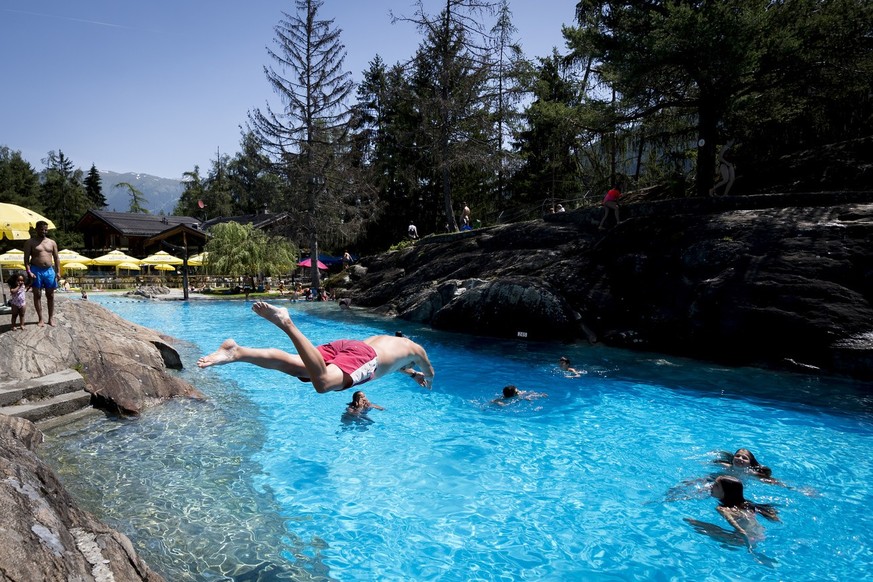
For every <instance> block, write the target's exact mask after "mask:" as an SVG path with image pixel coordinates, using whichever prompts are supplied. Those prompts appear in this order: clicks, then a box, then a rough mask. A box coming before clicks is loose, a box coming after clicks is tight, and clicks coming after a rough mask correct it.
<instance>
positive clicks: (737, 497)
mask: <svg viewBox="0 0 873 582" xmlns="http://www.w3.org/2000/svg"><path fill="white" fill-rule="evenodd" d="M715 482H716V483H719V484H721V489H722V491H724V499H721V500H720V503H721V505H722V506H723V507H739V508H742V509H752V510H754V511H755V513H760V514H761V515H763V516H764V517H766V518H767V519H769V520H771V521H779V518H778V517H777V515H776V508H775V507H773V506H772V505H769V504H767V503H754V502H752V501H749V500H748V499H746V498H745V497H743V482H742V481H740V480H739V479H737V478H736V477H732V476H730V475H721V476H719V477H716V479H715Z"/></svg>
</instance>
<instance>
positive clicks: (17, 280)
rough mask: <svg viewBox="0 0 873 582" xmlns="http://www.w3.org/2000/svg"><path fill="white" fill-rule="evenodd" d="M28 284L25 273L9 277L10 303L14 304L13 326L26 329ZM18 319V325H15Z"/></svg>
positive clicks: (13, 327)
mask: <svg viewBox="0 0 873 582" xmlns="http://www.w3.org/2000/svg"><path fill="white" fill-rule="evenodd" d="M27 288H28V287H27V285H26V284H25V282H24V275H22V274H20V273H19V274H17V275H12V277H10V278H9V294H10V295H11V296H12V297H11V299H10V300H9V304H10V305H11V306H12V328H11V329H24V313H25V310H26V309H27V300H26V299H25V297H24V293H25V292H26V291H27ZM16 319H18V320H19V322H18V327H17V328H16V327H15V320H16Z"/></svg>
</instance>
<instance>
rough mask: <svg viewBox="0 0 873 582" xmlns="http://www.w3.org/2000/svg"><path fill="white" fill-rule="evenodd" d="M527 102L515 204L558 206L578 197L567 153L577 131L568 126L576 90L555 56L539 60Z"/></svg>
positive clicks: (519, 144)
mask: <svg viewBox="0 0 873 582" xmlns="http://www.w3.org/2000/svg"><path fill="white" fill-rule="evenodd" d="M533 97H534V99H533V101H532V102H531V104H530V105H529V106H528V107H527V109H526V112H525V122H526V123H525V129H524V130H522V131H521V132H519V134H518V141H517V143H516V147H517V149H518V153H519V155H520V156H521V158H522V160H523V165H522V167H521V168H520V169H519V171H518V172H517V173H516V175H515V189H516V190H517V192H518V196H517V197H516V202H517V203H529V204H530V203H535V202H536V203H540V202H541V201H542V200H543V199H544V198H550V199H553V200H552V202H551V204H552V205H553V204H554V201H555V200H563V199H569V198H573V197H574V193H575V192H577V191H578V183H579V175H578V173H577V170H576V168H577V166H576V160H575V158H574V156H573V155H572V152H574V151H575V150H576V147H577V136H578V128H577V127H576V126H575V125H574V124H573V123H572V118H573V115H572V108H573V106H574V105H575V104H576V89H575V87H574V85H573V82H572V78H569V77H568V76H567V74H566V69H565V67H564V63H563V59H562V58H561V56H560V55H559V54H557V53H556V52H555V53H553V54H552V56H551V57H549V58H544V59H540V67H539V75H538V77H537V80H536V82H535V84H534V88H533Z"/></svg>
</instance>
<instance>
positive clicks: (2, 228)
mask: <svg viewBox="0 0 873 582" xmlns="http://www.w3.org/2000/svg"><path fill="white" fill-rule="evenodd" d="M40 220H44V221H45V222H46V223H47V224H48V227H49V228H55V225H54V223H53V222H52V221H51V220H49V219H48V218H46V217H45V216H42V215H41V214H37V213H36V212H34V211H33V210H30V209H28V208H25V207H23V206H18V205H17V204H8V203H6V202H0V239H4V238H8V239H9V240H25V239H29V238H30V229H31V228H36V223H37V222H39V221H40Z"/></svg>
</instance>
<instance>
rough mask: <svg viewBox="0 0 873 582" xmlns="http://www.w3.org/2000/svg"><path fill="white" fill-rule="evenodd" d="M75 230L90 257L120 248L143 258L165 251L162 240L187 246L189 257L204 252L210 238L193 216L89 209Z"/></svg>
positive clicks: (182, 246)
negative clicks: (81, 237) (79, 234)
mask: <svg viewBox="0 0 873 582" xmlns="http://www.w3.org/2000/svg"><path fill="white" fill-rule="evenodd" d="M75 229H76V230H77V231H79V232H81V233H82V235H83V237H84V242H85V253H84V254H87V255H91V256H98V255H101V254H104V253H106V252H109V251H111V250H115V249H120V250H123V251H124V252H126V253H127V254H129V255H131V256H133V257H137V258H144V257H146V256H148V255H150V254H152V253H154V252H157V251H159V250H162V245H163V243H166V245H173V246H175V247H180V248H186V249H188V255H189V256H190V255H193V254H195V253H199V252H201V251H202V250H203V246H204V245H205V244H206V241H207V239H208V235H207V234H206V233H205V232H204V231H203V227H202V223H201V222H200V221H199V220H198V219H196V218H192V217H190V216H160V215H156V214H141V213H132V212H105V211H103V210H89V211H88V212H86V213H85V215H84V216H82V218H80V219H79V222H77V223H76V227H75ZM166 245H164V246H163V248H166ZM180 257H181V255H180Z"/></svg>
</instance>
